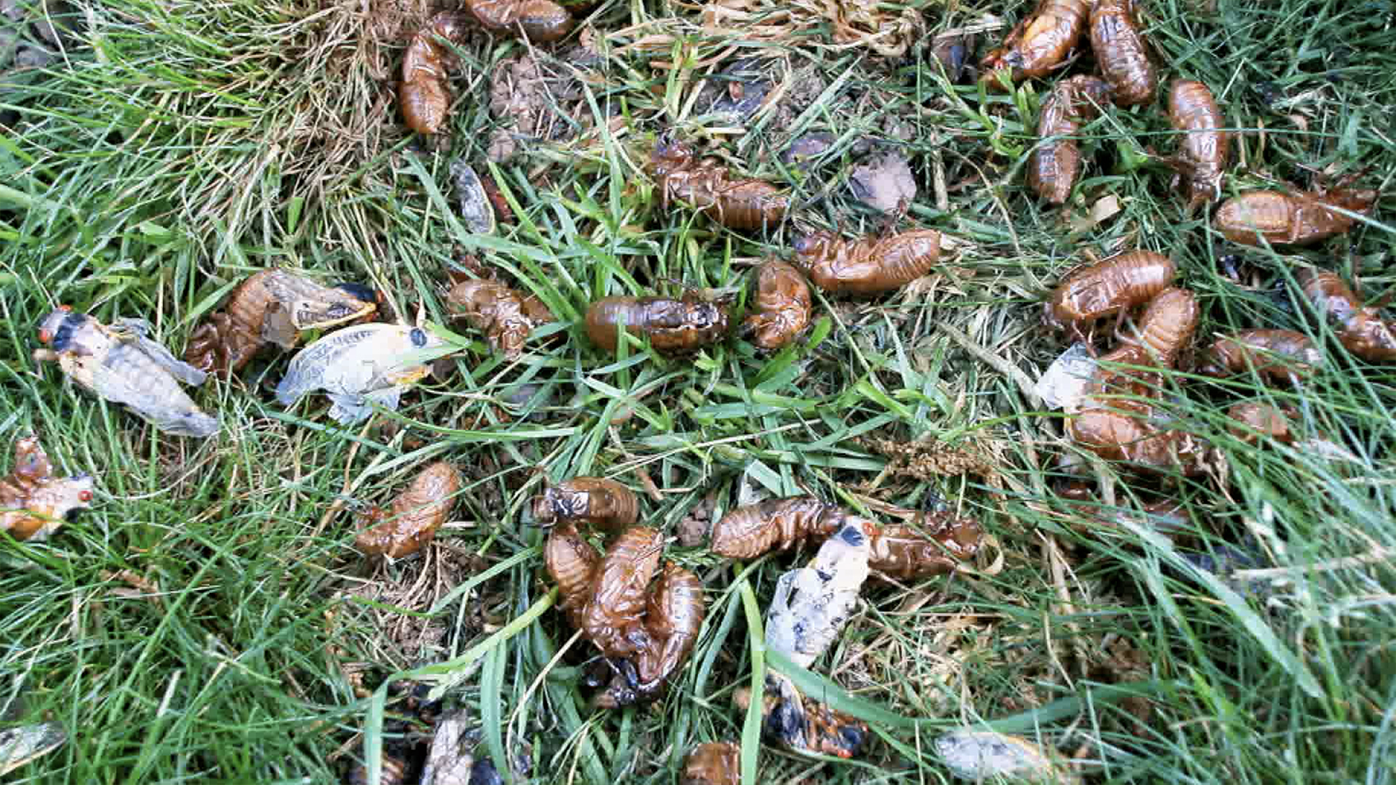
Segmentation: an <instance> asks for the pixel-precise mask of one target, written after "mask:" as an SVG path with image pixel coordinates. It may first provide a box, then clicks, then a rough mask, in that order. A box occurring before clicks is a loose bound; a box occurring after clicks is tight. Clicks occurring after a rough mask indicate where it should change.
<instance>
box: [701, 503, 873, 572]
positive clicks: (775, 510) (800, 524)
mask: <svg viewBox="0 0 1396 785" xmlns="http://www.w3.org/2000/svg"><path fill="white" fill-rule="evenodd" d="M844 518H845V515H844V513H843V511H842V510H841V509H839V508H838V507H837V506H835V505H832V504H827V503H825V502H823V501H820V500H819V499H816V498H814V497H813V496H795V497H791V498H788V499H768V500H766V501H763V502H758V503H756V504H748V505H746V506H744V507H738V508H736V509H734V510H732V511H731V512H728V513H727V514H726V515H724V516H722V519H721V520H719V521H718V522H717V524H716V525H714V526H713V532H712V543H711V545H710V546H709V547H711V549H712V551H713V553H717V554H720V555H722V556H727V557H729V558H733V559H754V558H756V557H757V556H760V555H761V554H763V553H766V552H767V551H770V550H772V549H774V548H779V549H781V550H785V549H786V548H789V547H790V546H792V545H794V544H796V543H797V542H800V541H802V540H804V539H805V538H807V537H827V536H829V535H830V534H832V533H833V532H835V531H837V530H838V528H839V527H840V526H842V525H843V522H844Z"/></svg>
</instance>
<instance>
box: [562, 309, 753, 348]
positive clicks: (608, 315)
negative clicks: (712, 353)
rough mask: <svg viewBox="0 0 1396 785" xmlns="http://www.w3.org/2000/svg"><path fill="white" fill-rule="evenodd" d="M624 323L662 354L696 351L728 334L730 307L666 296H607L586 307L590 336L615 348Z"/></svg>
mask: <svg viewBox="0 0 1396 785" xmlns="http://www.w3.org/2000/svg"><path fill="white" fill-rule="evenodd" d="M622 324H624V329H625V330H626V331H627V332H630V333H634V334H638V335H644V336H646V337H648V338H649V340H650V345H651V346H653V347H654V350H655V351H657V352H659V353H661V354H682V353H686V352H694V351H697V350H699V349H701V348H703V347H705V346H710V345H712V344H715V343H718V342H720V341H722V340H723V339H724V338H725V337H726V336H727V311H726V309H724V308H723V307H722V306H720V305H718V304H716V303H709V302H700V301H696V300H673V299H670V298H667V297H607V298H605V299H602V300H597V301H596V302H594V303H592V304H591V307H590V308H588V309H587V317H586V328H587V336H588V337H590V338H591V341H592V343H595V344H596V345H597V346H600V347H601V348H603V349H605V350H607V351H611V352H614V351H616V345H617V343H618V339H619V337H620V331H621V329H622Z"/></svg>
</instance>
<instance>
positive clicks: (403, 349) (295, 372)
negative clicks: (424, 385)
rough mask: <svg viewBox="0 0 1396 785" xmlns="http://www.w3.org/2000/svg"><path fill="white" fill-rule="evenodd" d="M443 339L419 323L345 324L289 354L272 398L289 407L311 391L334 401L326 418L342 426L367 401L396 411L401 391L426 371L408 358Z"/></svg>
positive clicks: (365, 412)
mask: <svg viewBox="0 0 1396 785" xmlns="http://www.w3.org/2000/svg"><path fill="white" fill-rule="evenodd" d="M442 345H443V341H442V340H441V339H440V338H439V337H437V336H434V335H432V334H431V333H429V332H427V331H426V330H423V329H422V328H420V327H408V326H406V325H400V324H363V325H358V326H356V327H346V328H345V329H343V330H338V331H336V332H333V333H330V334H329V335H326V336H325V337H324V338H321V339H320V340H318V341H316V342H315V343H312V344H310V345H309V346H307V347H305V348H304V349H302V350H300V351H299V352H297V353H296V356H295V357H293V358H291V365H290V367H289V368H287V370H286V377H285V378H283V379H282V380H281V384H279V385H277V386H276V400H277V401H279V402H280V403H281V405H282V406H292V405H294V404H295V403H296V401H299V400H300V399H301V398H302V397H303V396H304V395H305V394H306V393H308V392H311V391H312V390H324V391H325V394H326V395H327V396H329V399H330V401H332V402H333V403H334V405H333V406H331V407H330V417H331V418H333V419H334V420H336V421H338V422H341V423H344V424H346V425H348V424H352V423H356V422H362V421H363V420H366V419H368V416H369V415H370V414H372V413H373V404H378V405H379V406H382V407H384V408H385V409H393V410H396V409H397V405H398V400H399V399H400V398H401V397H402V393H403V392H404V391H405V390H406V389H407V388H408V387H410V386H411V385H412V384H414V383H416V382H417V381H420V380H421V379H422V377H424V376H426V375H427V371H428V368H427V366H426V365H424V364H422V363H419V362H413V361H412V360H411V356H412V355H413V354H416V353H418V352H420V351H421V350H423V349H431V348H435V347H439V346H442Z"/></svg>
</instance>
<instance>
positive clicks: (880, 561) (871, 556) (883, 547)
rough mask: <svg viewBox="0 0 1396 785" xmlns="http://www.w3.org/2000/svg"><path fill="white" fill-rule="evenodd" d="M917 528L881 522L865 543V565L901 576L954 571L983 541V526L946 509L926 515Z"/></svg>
mask: <svg viewBox="0 0 1396 785" xmlns="http://www.w3.org/2000/svg"><path fill="white" fill-rule="evenodd" d="M920 523H921V530H917V529H914V528H912V527H910V526H882V527H880V528H879V529H878V530H877V531H876V532H874V533H873V535H872V541H871V542H870V543H869V546H868V568H869V569H870V570H873V571H875V572H879V573H882V574H883V575H887V576H890V577H893V578H899V579H901V580H913V579H916V578H928V577H930V576H933V575H943V574H945V573H948V572H954V570H955V568H956V567H958V566H959V565H961V564H963V563H965V562H966V561H968V560H970V559H972V558H974V555H975V554H976V553H978V552H979V548H980V546H981V545H982V544H983V542H984V530H983V529H982V528H980V526H979V522H978V521H976V520H974V519H973V518H965V517H961V516H957V515H955V514H953V513H950V512H942V513H935V514H932V515H928V516H926V518H924V519H923V520H922V521H920Z"/></svg>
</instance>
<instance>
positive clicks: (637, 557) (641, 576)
mask: <svg viewBox="0 0 1396 785" xmlns="http://www.w3.org/2000/svg"><path fill="white" fill-rule="evenodd" d="M663 550H664V538H663V536H662V535H661V534H660V533H659V531H658V530H656V529H651V528H649V527H646V526H632V527H631V528H629V529H627V530H625V531H624V532H622V533H621V535H620V536H619V537H617V538H616V540H615V542H613V543H611V545H610V547H609V548H607V549H606V555H605V556H604V557H603V558H602V560H601V564H600V565H599V566H598V567H597V568H596V571H595V574H594V576H593V578H592V586H591V597H590V599H589V600H588V601H587V604H586V606H585V607H584V608H583V609H582V613H581V627H582V630H583V631H584V632H585V633H586V636H587V638H589V639H590V640H591V642H592V643H593V644H595V646H596V648H598V649H600V650H601V653H602V654H605V655H606V656H607V657H628V656H630V655H632V654H634V653H635V652H637V651H639V650H641V649H644V648H647V647H648V646H649V645H650V637H649V633H648V632H647V631H646V630H645V628H644V625H643V624H642V623H641V621H642V617H643V615H644V612H645V602H646V589H647V588H648V587H649V584H650V581H651V580H653V579H654V574H655V573H656V572H657V571H658V570H659V557H660V554H661V553H662V552H663Z"/></svg>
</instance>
